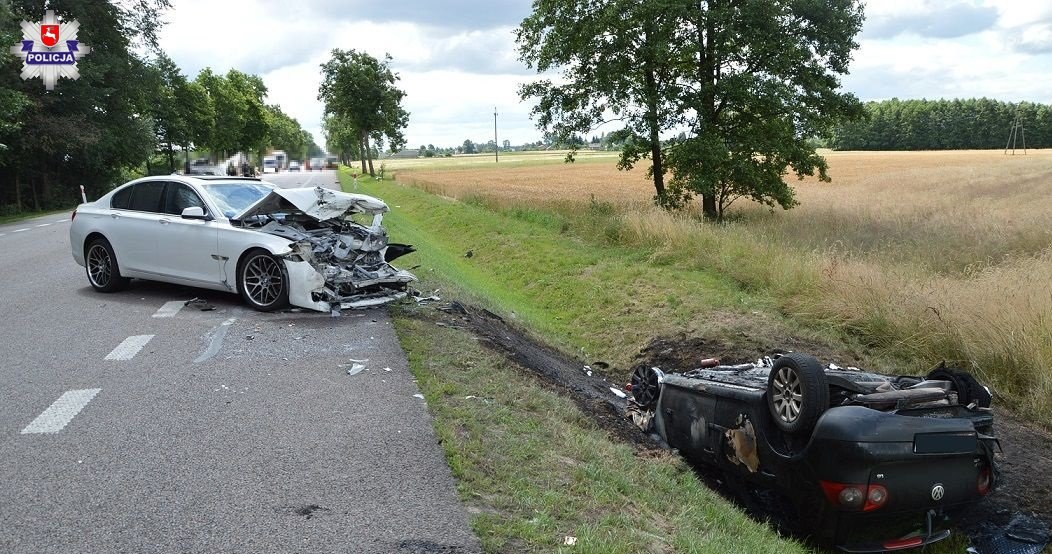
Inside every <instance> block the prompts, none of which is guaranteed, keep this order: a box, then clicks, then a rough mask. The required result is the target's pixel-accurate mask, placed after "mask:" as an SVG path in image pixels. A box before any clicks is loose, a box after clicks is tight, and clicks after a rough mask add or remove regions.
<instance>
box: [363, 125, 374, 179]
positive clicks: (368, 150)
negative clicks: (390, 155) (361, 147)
mask: <svg viewBox="0 0 1052 554" xmlns="http://www.w3.org/2000/svg"><path fill="white" fill-rule="evenodd" d="M365 157H366V158H367V159H368V160H369V176H370V177H376V172H375V171H373V149H372V147H371V146H369V135H366V136H365Z"/></svg>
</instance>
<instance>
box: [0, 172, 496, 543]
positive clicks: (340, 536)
mask: <svg viewBox="0 0 1052 554" xmlns="http://www.w3.org/2000/svg"><path fill="white" fill-rule="evenodd" d="M270 177H271V176H268V180H270V181H273V182H276V183H278V184H279V185H282V186H291V185H294V184H295V182H296V181H301V182H302V183H303V184H307V185H308V186H314V185H318V184H320V185H325V186H335V185H334V183H335V177H334V174H333V172H314V173H313V174H312V173H304V174H300V175H296V174H282V175H280V176H278V177H277V178H270ZM68 218H69V216H68V215H66V214H61V215H53V216H49V217H43V218H38V219H35V220H30V221H25V222H22V223H18V224H14V225H4V226H0V249H2V251H3V252H4V258H3V262H0V282H3V284H4V294H3V295H2V296H0V313H3V314H4V318H5V319H4V322H3V325H2V326H0V359H2V360H3V361H2V365H0V367H2V371H0V390H2V391H3V393H2V394H3V401H2V402H0V460H3V463H2V464H0V552H4V553H23V552H24V553H51V552H54V553H59V552H61V553H69V552H77V553H88V552H128V553H145V552H180V553H181V552H192V553H198V552H200V553H217V552H224V553H226V552H231V553H233V552H246V553H263V552H282V553H284V552H304V553H306V552H311V553H318V552H378V553H379V552H384V553H389V552H390V553H397V552H406V553H421V552H442V553H461V552H463V553H467V552H476V551H478V550H479V545H478V541H477V539H476V538H475V537H474V536H473V535H472V534H471V532H470V529H469V527H468V524H467V517H466V514H465V511H464V509H463V507H462V506H461V505H460V504H459V503H458V501H457V499H456V496H455V492H454V483H453V480H452V477H451V475H450V471H449V468H448V466H446V464H445V461H444V459H443V457H442V452H441V449H440V447H439V446H438V445H437V441H436V438H435V435H434V432H433V430H432V428H431V422H430V417H429V415H428V412H427V406H426V404H425V403H424V401H423V399H421V398H418V397H415V396H414V395H416V394H418V393H419V391H418V389H417V387H416V385H415V383H414V381H413V380H412V376H411V375H410V374H409V372H408V370H407V367H406V359H405V355H404V353H403V352H402V350H401V348H400V346H399V345H398V342H397V340H396V337H395V334H394V331H393V329H392V325H391V321H390V320H389V319H388V317H387V314H386V312H385V311H383V310H371V311H364V312H349V313H348V312H345V315H344V317H341V318H331V317H329V316H328V315H327V314H317V313H309V312H300V313H291V312H286V313H273V314H262V313H258V312H253V311H250V310H248V309H247V308H245V307H244V306H243V305H242V304H241V302H240V301H239V299H238V298H237V297H236V296H234V295H231V294H223V293H218V292H210V291H204V290H200V289H193V288H187V287H177V286H171V285H165V284H159V283H150V282H145V281H138V280H136V281H133V282H132V285H131V287H130V288H129V289H128V290H126V291H123V292H119V293H114V294H100V293H96V292H94V291H93V290H92V289H91V288H90V287H89V286H88V281H87V278H86V277H85V275H84V270H83V268H81V267H80V266H78V265H76V264H75V263H74V262H73V260H72V258H71V256H70V253H69V236H68V229H69V220H68ZM194 297H200V298H202V299H204V300H206V301H207V302H208V303H210V304H211V305H213V306H215V309H214V310H212V311H200V310H198V309H195V308H194V307H192V306H184V305H183V302H184V301H185V300H189V299H191V298H194ZM352 359H355V360H368V361H365V362H362V363H363V364H364V365H365V366H366V367H367V368H368V370H366V371H362V372H360V373H358V374H356V375H353V376H352V375H348V374H347V371H346V370H347V368H348V367H350V364H353V363H354V362H352V361H351V360H352Z"/></svg>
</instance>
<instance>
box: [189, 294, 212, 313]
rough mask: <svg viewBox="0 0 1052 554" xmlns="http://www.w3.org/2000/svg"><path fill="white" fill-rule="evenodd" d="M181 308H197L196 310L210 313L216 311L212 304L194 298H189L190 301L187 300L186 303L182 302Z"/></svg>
mask: <svg viewBox="0 0 1052 554" xmlns="http://www.w3.org/2000/svg"><path fill="white" fill-rule="evenodd" d="M183 306H188V307H192V308H197V309H198V310H201V311H202V312H210V311H212V310H215V309H216V307H215V306H213V305H212V304H210V303H209V302H208V301H207V300H203V299H201V298H196V297H195V298H191V299H190V300H187V301H186V302H183Z"/></svg>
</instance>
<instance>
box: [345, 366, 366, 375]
mask: <svg viewBox="0 0 1052 554" xmlns="http://www.w3.org/2000/svg"><path fill="white" fill-rule="evenodd" d="M364 369H365V365H364V364H352V365H351V367H350V368H349V369H348V370H347V375H357V374H359V373H361V372H362V371H363V370H364Z"/></svg>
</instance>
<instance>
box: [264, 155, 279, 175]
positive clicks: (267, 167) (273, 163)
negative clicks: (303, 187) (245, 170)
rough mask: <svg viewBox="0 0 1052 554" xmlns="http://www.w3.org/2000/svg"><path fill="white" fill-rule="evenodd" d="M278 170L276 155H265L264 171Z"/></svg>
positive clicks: (273, 171) (272, 171) (274, 171)
mask: <svg viewBox="0 0 1052 554" xmlns="http://www.w3.org/2000/svg"><path fill="white" fill-rule="evenodd" d="M277 172H278V160H277V158H275V157H274V156H265V157H264V158H263V173H277Z"/></svg>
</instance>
